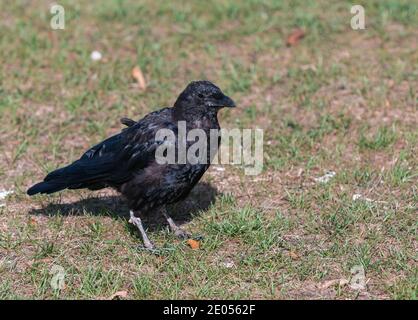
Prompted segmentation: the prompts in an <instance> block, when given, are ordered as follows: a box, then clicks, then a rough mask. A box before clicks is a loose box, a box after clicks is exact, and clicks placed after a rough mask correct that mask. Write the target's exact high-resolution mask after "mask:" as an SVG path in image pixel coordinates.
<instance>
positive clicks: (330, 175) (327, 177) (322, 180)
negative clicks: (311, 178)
mask: <svg viewBox="0 0 418 320" xmlns="http://www.w3.org/2000/svg"><path fill="white" fill-rule="evenodd" d="M335 175H336V173H335V172H334V171H328V172H327V173H326V174H325V175H323V176H322V177H319V178H315V181H316V182H320V183H327V182H328V181H329V180H330V179H331V178H333V177H334V176H335Z"/></svg>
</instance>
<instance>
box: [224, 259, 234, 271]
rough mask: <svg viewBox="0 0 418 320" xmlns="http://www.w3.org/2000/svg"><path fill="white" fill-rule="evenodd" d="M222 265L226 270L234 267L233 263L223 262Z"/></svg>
mask: <svg viewBox="0 0 418 320" xmlns="http://www.w3.org/2000/svg"><path fill="white" fill-rule="evenodd" d="M222 265H223V266H224V267H225V268H228V269H231V268H233V267H235V263H234V261H226V262H223V263H222Z"/></svg>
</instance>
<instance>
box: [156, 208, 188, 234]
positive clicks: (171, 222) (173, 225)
mask: <svg viewBox="0 0 418 320" xmlns="http://www.w3.org/2000/svg"><path fill="white" fill-rule="evenodd" d="M161 212H162V213H163V216H164V218H165V219H166V220H167V222H168V225H169V226H170V229H171V231H172V232H174V234H175V235H176V236H177V237H179V238H181V239H188V238H190V235H189V234H188V233H187V232H186V231H184V230H183V229H182V228H180V227H179V226H178V225H176V223H175V222H174V220H173V219H172V218H171V217H170V216H169V215H168V214H167V209H166V208H165V207H163V208H162V209H161Z"/></svg>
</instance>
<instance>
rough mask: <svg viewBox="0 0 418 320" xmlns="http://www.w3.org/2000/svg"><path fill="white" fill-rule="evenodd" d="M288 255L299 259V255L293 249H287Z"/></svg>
mask: <svg viewBox="0 0 418 320" xmlns="http://www.w3.org/2000/svg"><path fill="white" fill-rule="evenodd" d="M289 257H291V258H292V259H293V260H297V259H299V255H298V254H297V253H296V252H295V251H289Z"/></svg>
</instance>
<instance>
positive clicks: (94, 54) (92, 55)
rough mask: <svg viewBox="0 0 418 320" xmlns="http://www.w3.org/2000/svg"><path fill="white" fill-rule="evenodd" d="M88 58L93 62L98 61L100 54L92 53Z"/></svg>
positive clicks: (97, 52)
mask: <svg viewBox="0 0 418 320" xmlns="http://www.w3.org/2000/svg"><path fill="white" fill-rule="evenodd" d="M90 58H91V60H93V61H99V60H100V59H101V58H102V54H101V53H100V52H99V51H93V52H92V53H91V54H90Z"/></svg>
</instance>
